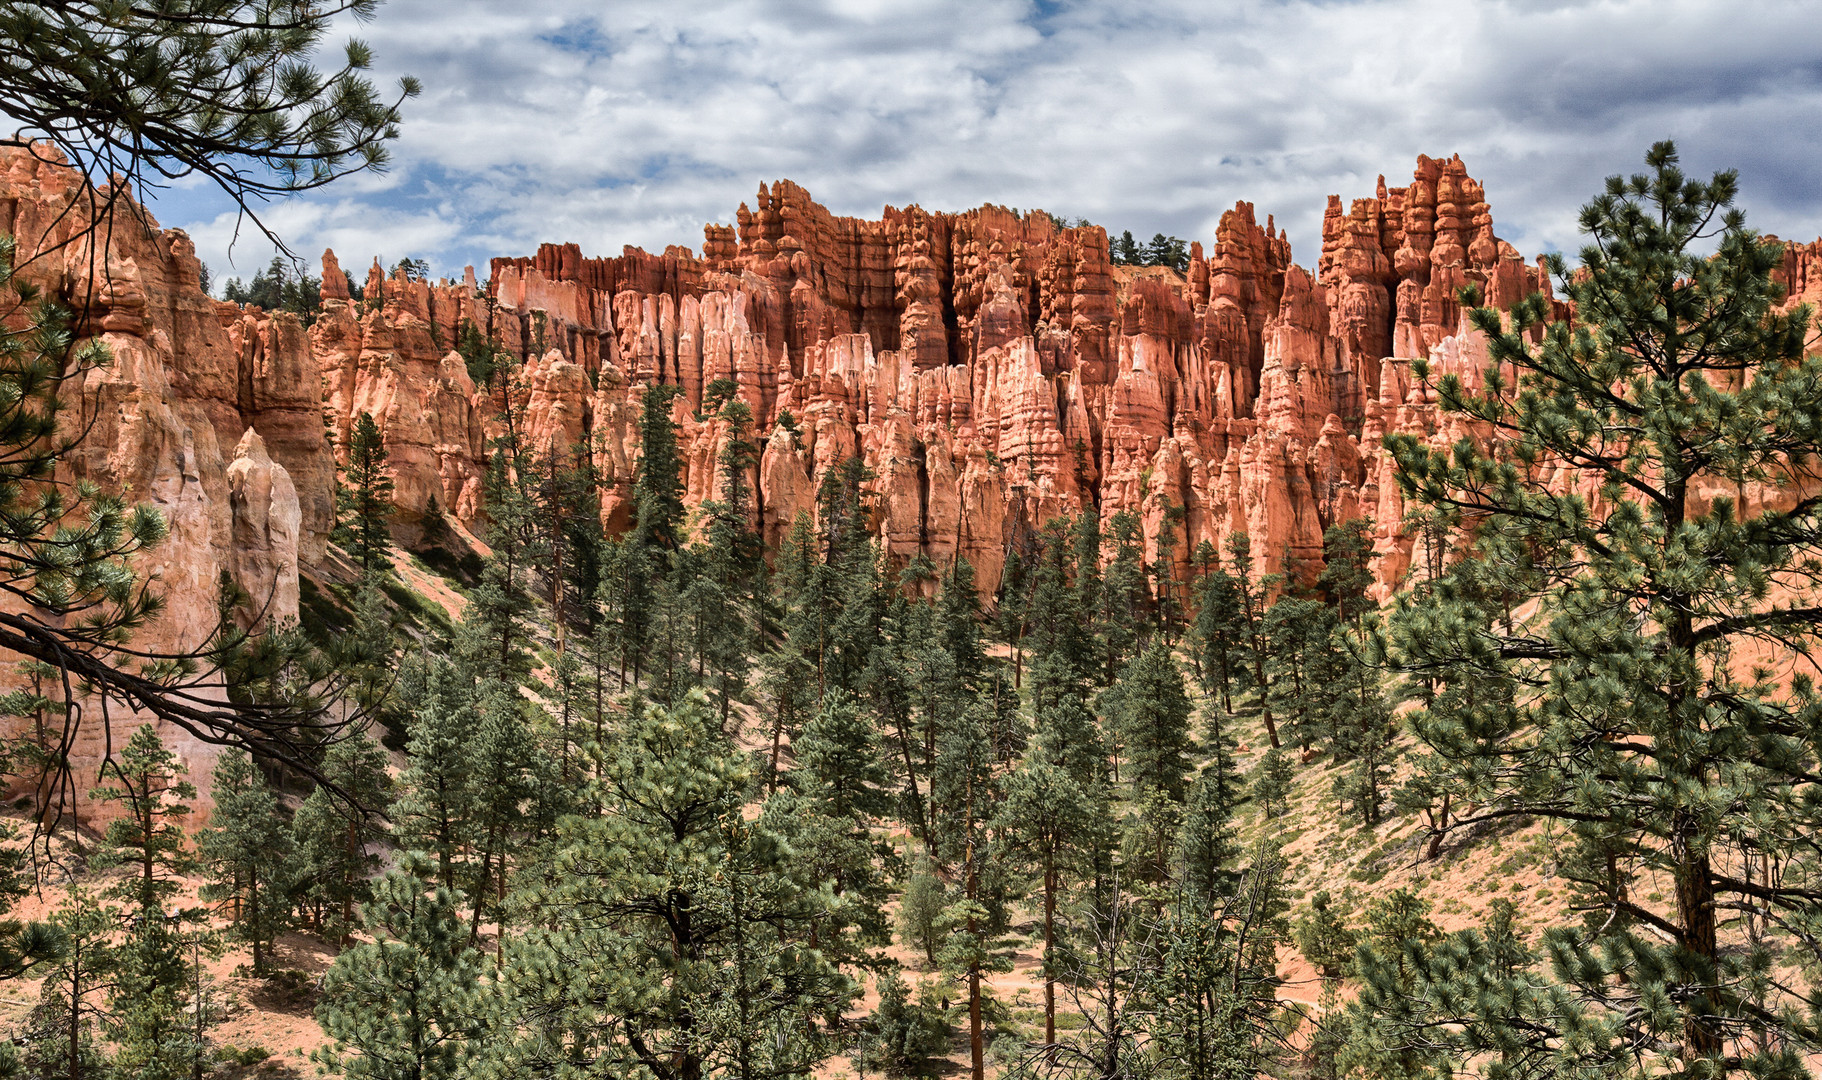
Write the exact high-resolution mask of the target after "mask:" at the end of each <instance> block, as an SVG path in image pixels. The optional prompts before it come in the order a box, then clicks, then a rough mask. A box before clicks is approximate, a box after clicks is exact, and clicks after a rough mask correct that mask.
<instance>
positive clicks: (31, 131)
mask: <svg viewBox="0 0 1822 1080" xmlns="http://www.w3.org/2000/svg"><path fill="white" fill-rule="evenodd" d="M378 6H379V5H378V3H377V2H376V0H350V2H347V3H336V4H323V5H300V6H295V7H293V6H281V7H276V8H274V7H271V6H268V5H264V4H258V3H252V2H249V0H202V2H200V3H194V4H190V5H188V6H186V7H185V8H184V9H182V11H181V13H179V12H175V11H168V10H166V9H164V8H160V7H154V8H141V7H138V6H122V5H118V4H110V3H99V2H95V3H72V4H60V5H57V6H55V7H50V8H47V7H44V6H42V5H37V4H26V5H13V6H11V7H8V8H6V9H4V10H3V11H0V33H4V35H5V38H6V40H7V41H9V42H11V43H12V44H13V49H12V52H11V54H10V58H9V60H8V61H7V62H6V64H5V66H4V67H3V68H0V95H4V97H5V100H6V102H7V105H6V111H7V113H8V115H10V116H11V117H13V119H14V121H15V122H16V123H17V125H18V126H19V127H20V129H21V134H22V135H23V136H24V137H27V138H44V139H47V140H49V141H50V142H51V143H52V144H53V145H55V146H56V147H57V148H58V149H59V150H60V151H62V152H63V154H64V155H65V156H66V157H67V158H68V160H70V161H71V162H73V163H74V164H75V165H76V167H77V168H78V169H80V170H81V171H82V172H83V173H84V174H86V175H88V176H89V178H90V179H91V180H93V181H94V182H96V183H97V184H100V183H106V182H107V180H108V178H109V177H111V176H115V175H123V176H124V177H125V179H124V181H123V182H122V183H120V184H118V185H117V186H116V190H135V191H136V190H139V189H140V187H141V186H142V185H156V184H157V183H158V182H159V180H160V179H161V178H163V179H171V178H177V177H184V176H192V175H200V176H202V177H206V178H207V179H208V180H209V181H210V182H211V183H213V184H214V185H215V186H216V187H219V188H221V189H222V190H223V191H224V192H226V193H227V194H228V196H229V197H230V198H232V199H234V200H235V201H236V202H237V203H238V204H239V205H240V206H241V207H242V209H243V210H251V209H252V204H253V203H255V202H259V201H263V200H264V199H266V198H269V197H271V196H274V195H283V194H287V193H290V192H296V191H304V190H309V189H312V188H317V187H321V186H322V185H324V184H327V183H329V182H330V181H332V180H334V179H335V178H337V177H339V176H343V175H346V174H348V173H351V172H359V171H361V170H364V169H383V168H384V167H385V165H386V161H387V145H386V144H387V143H388V142H390V141H391V140H392V139H395V138H397V137H398V121H399V115H400V114H399V102H398V101H395V102H394V103H393V104H391V105H386V104H382V102H381V100H380V98H379V97H378V94H377V92H376V91H375V89H374V87H373V84H372V83H371V82H369V81H368V80H367V79H366V77H365V75H364V72H365V70H366V69H367V67H368V66H369V64H370V63H371V61H372V52H371V50H370V49H369V48H368V47H367V46H366V45H365V44H363V43H362V42H360V41H358V40H350V41H349V42H348V43H347V46H346V48H345V49H344V50H343V55H342V57H341V58H340V59H341V63H340V64H339V65H336V66H334V67H332V68H331V69H330V70H328V71H319V70H317V69H316V68H315V67H314V66H313V65H312V63H311V61H312V60H313V59H314V55H313V54H314V53H315V50H316V49H317V48H318V47H319V46H320V45H321V43H322V38H323V35H324V34H325V33H327V32H328V30H329V28H330V25H331V23H332V22H333V21H334V20H335V19H336V17H337V16H339V15H341V14H343V13H352V14H353V15H354V16H355V17H357V18H362V19H365V18H370V17H371V16H372V15H373V14H374V12H375V10H377V8H378ZM400 90H401V94H400V100H401V101H402V99H403V98H405V97H410V96H412V95H415V94H416V93H417V92H418V86H417V82H416V81H415V80H413V79H409V78H407V79H404V80H402V82H401V84H400Z"/></svg>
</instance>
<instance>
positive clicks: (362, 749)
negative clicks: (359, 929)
mask: <svg viewBox="0 0 1822 1080" xmlns="http://www.w3.org/2000/svg"><path fill="white" fill-rule="evenodd" d="M322 774H323V779H324V781H325V783H324V784H322V785H318V786H317V788H316V790H314V791H312V792H311V793H310V797H309V798H307V799H305V800H304V804H303V805H302V806H300V807H298V810H297V816H296V817H295V818H293V819H292V822H291V835H292V838H293V841H294V843H295V844H296V846H297V863H296V870H297V874H296V877H295V878H294V879H293V880H294V882H295V896H296V898H297V902H298V904H299V905H300V906H301V907H302V908H303V910H304V916H305V921H306V922H307V923H308V924H309V925H310V926H311V927H312V928H314V929H315V930H316V932H317V933H318V934H319V935H320V936H321V937H322V939H323V940H324V941H328V942H340V941H342V940H344V939H345V938H346V937H347V935H348V933H349V932H350V931H351V930H352V929H353V928H354V925H355V923H354V918H355V909H356V907H357V906H358V905H359V904H362V903H365V902H366V900H367V898H368V896H369V895H370V894H369V890H370V887H371V883H370V882H369V880H368V879H369V876H370V875H371V874H372V873H373V871H374V870H375V869H377V868H378V867H379V864H380V860H379V856H377V855H375V854H373V853H372V852H370V851H369V850H368V848H369V846H370V845H373V844H375V843H377V842H379V841H381V840H383V839H385V838H386V836H387V834H388V830H387V829H386V826H385V821H384V819H383V818H382V817H381V815H383V814H385V813H386V812H387V811H388V809H390V807H391V804H392V779H391V777H390V776H388V775H387V773H386V751H385V750H384V749H383V748H382V747H381V746H380V744H379V743H377V742H375V741H374V740H373V739H372V738H370V737H368V736H367V735H366V734H358V735H354V736H352V737H350V738H347V739H344V740H342V741H341V742H338V743H336V744H335V745H333V746H331V747H330V748H329V750H328V752H327V753H326V754H324V755H323V764H322Z"/></svg>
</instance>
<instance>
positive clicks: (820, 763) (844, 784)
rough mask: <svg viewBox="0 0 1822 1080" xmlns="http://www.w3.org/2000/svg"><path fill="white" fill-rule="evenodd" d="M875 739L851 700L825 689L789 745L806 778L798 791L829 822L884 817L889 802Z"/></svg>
mask: <svg viewBox="0 0 1822 1080" xmlns="http://www.w3.org/2000/svg"><path fill="white" fill-rule="evenodd" d="M878 739H879V733H878V732H877V731H875V730H874V729H873V725H871V724H869V723H868V722H867V721H866V719H865V718H864V717H863V716H862V715H861V712H860V705H859V703H858V702H856V701H855V700H854V697H853V696H852V695H851V694H849V693H848V692H847V691H845V690H842V689H841V688H839V687H836V688H834V689H831V690H830V691H829V692H828V693H827V694H826V695H824V696H823V700H822V708H821V709H819V710H818V711H817V713H816V715H815V716H814V717H813V718H812V719H811V720H810V722H809V724H807V725H805V727H804V729H803V734H802V735H801V736H800V737H799V738H798V739H797V740H796V741H795V742H794V743H793V748H794V749H795V750H796V751H797V764H798V767H799V768H800V769H801V770H802V771H803V774H804V776H805V778H806V780H805V783H804V784H803V785H801V786H802V788H803V790H804V792H805V793H806V794H808V795H810V796H812V797H813V798H815V799H816V800H817V801H818V802H820V803H821V804H822V805H823V806H824V807H825V808H826V810H827V812H828V813H829V814H831V815H833V816H835V817H841V818H851V819H854V820H856V821H863V820H866V819H868V818H874V817H883V816H885V814H886V812H887V811H888V810H890V809H891V807H892V797H891V795H890V794H888V792H887V791H886V783H887V781H888V779H889V777H888V776H887V773H886V768H885V764H884V762H883V761H882V760H881V755H880V753H879V748H878V745H877V743H878Z"/></svg>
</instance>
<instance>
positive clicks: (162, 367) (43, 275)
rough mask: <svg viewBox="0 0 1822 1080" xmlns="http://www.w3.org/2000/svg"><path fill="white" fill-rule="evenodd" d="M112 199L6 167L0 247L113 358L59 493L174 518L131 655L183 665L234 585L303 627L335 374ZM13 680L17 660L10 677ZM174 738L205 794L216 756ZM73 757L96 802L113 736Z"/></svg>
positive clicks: (327, 487) (327, 472)
mask: <svg viewBox="0 0 1822 1080" xmlns="http://www.w3.org/2000/svg"><path fill="white" fill-rule="evenodd" d="M108 195H109V193H108V192H107V191H105V190H104V191H101V192H95V191H92V190H90V189H88V188H87V187H86V186H84V185H82V184H80V183H79V182H78V179H77V177H76V176H75V175H74V174H72V173H71V172H70V170H68V169H66V168H64V167H62V166H60V165H57V164H54V163H50V162H46V161H42V160H39V159H38V158H36V157H34V156H32V155H31V154H29V153H26V152H24V151H20V150H12V151H7V152H5V153H4V154H0V232H4V233H6V234H8V235H11V236H12V237H14V238H15V239H16V242H17V244H18V251H17V256H16V258H15V266H16V267H17V272H18V277H19V278H20V279H21V280H23V281H25V282H29V283H30V284H32V285H35V286H37V287H39V288H40V289H41V290H43V291H44V292H45V293H46V294H48V295H49V296H51V297H54V298H57V299H59V300H60V301H61V302H62V303H63V304H65V305H66V306H68V307H69V308H71V310H72V314H73V317H74V319H75V325H74V330H75V333H76V334H77V335H78V336H82V337H92V338H97V339H99V340H100V341H101V342H102V343H103V344H105V345H106V346H107V350H108V353H109V355H110V356H111V361H110V362H109V363H107V364H105V365H102V366H96V367H93V368H90V369H88V370H86V371H82V372H75V373H71V374H70V375H69V376H67V377H66V382H65V383H64V385H63V386H62V388H61V400H62V403H63V410H62V411H61V412H60V414H59V422H60V425H61V427H62V430H63V431H64V433H65V435H66V436H73V435H76V434H78V433H81V434H82V437H81V439H80V441H78V442H77V443H76V444H75V446H74V447H73V449H71V450H70V451H69V452H67V453H65V454H64V455H63V456H62V458H61V460H60V462H59V464H58V466H57V468H56V471H55V474H54V476H53V480H54V481H55V482H57V483H60V484H62V485H65V486H66V487H68V486H73V485H74V484H76V483H78V482H82V481H92V482H93V483H95V484H96V485H97V486H98V487H100V488H101V489H102V490H104V491H108V492H114V493H119V494H121V495H123V496H124V497H125V498H126V499H127V500H128V502H129V503H144V504H149V505H151V506H152V507H154V508H156V509H157V510H158V511H159V512H160V513H161V514H162V515H163V517H164V520H165V523H166V525H167V526H168V529H169V535H168V537H167V538H166V539H165V540H164V541H163V542H162V543H160V544H158V545H157V546H156V547H154V548H152V549H151V550H149V551H146V552H143V553H141V554H139V555H137V556H135V557H134V560H133V561H134V565H135V567H136V568H137V569H138V571H139V572H140V573H141V574H142V575H144V576H147V577H149V578H150V579H151V581H152V585H153V588H154V589H155V590H156V591H157V593H158V594H159V595H160V596H161V597H162V598H163V600H164V610H163V612H162V614H161V615H159V616H158V617H157V618H156V619H154V620H152V621H151V622H150V623H149V624H148V625H146V626H145V627H143V628H142V629H140V630H138V631H137V632H135V634H134V636H133V638H132V643H131V644H132V647H133V648H135V649H137V650H141V651H145V652H150V653H162V654H181V653H187V652H191V651H193V650H195V649H196V648H197V647H198V646H199V645H201V644H202V643H203V642H204V641H205V640H207V638H208V637H209V636H210V634H211V633H213V631H214V630H215V627H216V623H217V606H216V604H217V596H218V595H219V581H220V576H221V574H222V573H223V572H224V571H225V572H227V573H228V574H229V575H230V576H231V577H232V578H233V579H234V580H235V581H236V582H237V583H238V584H239V585H240V586H241V587H242V588H243V589H245V590H246V591H247V593H248V594H249V598H250V599H249V601H248V602H247V603H245V604H243V605H242V606H241V609H240V611H239V612H238V613H237V617H238V618H239V619H240V621H241V622H242V623H243V625H246V626H249V627H250V626H252V625H253V624H254V623H255V622H258V621H261V620H265V621H267V622H277V621H282V620H284V619H291V618H295V617H296V615H297V605H298V588H299V584H298V575H299V569H300V567H307V566H309V565H311V564H313V563H316V562H317V561H319V560H321V559H322V558H323V555H324V551H325V545H326V543H327V539H328V533H329V529H330V527H331V525H332V523H333V516H334V503H333V485H334V475H335V461H334V458H333V457H332V455H331V453H330V447H329V443H328V441H327V440H326V438H325V437H324V430H323V421H322V409H321V390H320V387H321V383H322V376H321V373H320V371H319V369H318V368H317V364H316V359H315V354H314V353H313V352H312V350H311V347H310V341H309V338H308V336H307V335H306V334H305V330H304V327H303V324H302V323H301V322H299V321H298V319H297V318H296V317H295V316H292V315H288V314H281V315H266V314H264V313H261V312H258V311H242V310H241V309H240V308H239V307H237V306H236V305H233V304H224V303H220V302H218V301H215V300H211V299H209V297H208V296H206V295H205V294H204V293H203V291H202V288H201V285H200V282H199V280H198V278H199V271H200V264H199V263H198V261H197V258H196V253H195V248H194V246H193V245H192V244H191V243H190V240H189V238H188V237H186V236H185V235H184V234H183V233H182V232H181V231H176V230H169V231H167V230H160V229H159V228H158V227H157V224H156V222H154V221H152V219H151V218H150V216H149V215H147V214H145V213H144V212H143V211H141V210H139V209H138V208H136V207H135V206H133V204H132V203H131V202H130V200H128V199H126V198H125V197H124V196H123V197H122V198H120V199H119V200H110V199H109V198H108ZM110 205H111V206H112V209H111V211H110V210H108V207H109V206H110ZM91 223H95V228H94V229H93V230H92V231H90V230H88V229H87V226H89V225H90V224H91ZM0 318H4V320H5V321H6V323H7V325H8V326H10V327H13V328H18V327H20V326H23V325H25V324H26V323H27V322H29V321H30V319H31V316H30V312H29V309H26V308H23V307H21V306H19V305H18V304H17V301H16V298H9V299H8V301H7V303H6V304H5V305H4V306H0ZM0 602H4V603H7V604H8V605H9V606H10V607H11V609H12V610H19V609H20V607H21V602H20V600H19V598H18V597H17V596H15V595H11V594H8V595H7V596H5V598H4V599H3V600H0ZM13 677H14V670H13V665H12V664H10V663H8V664H6V665H5V669H4V671H0V679H5V680H7V681H8V682H10V681H11V680H12V679H13ZM86 706H87V709H88V712H89V714H90V715H91V716H95V715H98V713H99V711H100V710H99V708H98V707H97V704H96V703H94V702H88V703H86ZM112 719H113V721H114V731H115V744H114V749H115V750H118V748H119V746H120V745H121V743H122V742H123V741H124V738H125V734H126V732H127V730H128V726H127V725H132V724H135V723H137V722H138V720H136V719H135V718H132V717H123V716H121V715H120V712H119V708H118V706H115V707H114V711H113V717H112ZM7 722H9V723H14V724H18V723H23V722H24V721H23V720H22V718H12V719H11V720H9V721H7ZM160 733H161V734H162V735H164V737H165V739H166V742H167V744H168V745H170V746H172V747H173V748H174V749H175V750H176V751H177V752H178V753H179V754H180V755H181V756H182V757H183V758H184V760H185V761H186V762H187V763H188V764H189V767H190V769H191V772H192V774H193V775H194V776H195V778H196V779H197V780H199V781H201V786H203V787H204V789H205V791H206V787H207V774H208V771H209V768H210V764H211V763H212V762H213V760H214V756H215V748H214V747H212V746H210V745H207V744H205V743H203V742H201V741H200V740H198V739H196V738H194V737H193V736H192V735H190V734H189V733H186V732H184V731H182V730H180V729H178V728H175V727H169V726H163V725H161V731H160ZM68 752H69V758H70V761H71V764H72V766H73V768H74V771H75V783H76V785H77V787H78V788H79V789H80V790H79V794H80V793H81V792H86V790H87V788H88V787H90V786H92V785H93V784H94V783H95V782H96V779H97V775H96V773H97V770H98V768H99V766H100V763H101V761H102V760H103V757H104V756H105V755H106V754H107V753H108V746H107V742H106V739H105V728H104V726H103V725H102V724H99V723H95V722H89V723H86V724H83V725H81V727H80V728H79V731H78V737H77V738H76V740H75V741H74V742H73V744H72V745H71V746H70V747H69V750H68ZM202 805H204V806H206V805H207V801H206V796H205V799H204V801H203V803H202ZM85 820H87V818H86V817H85Z"/></svg>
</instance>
